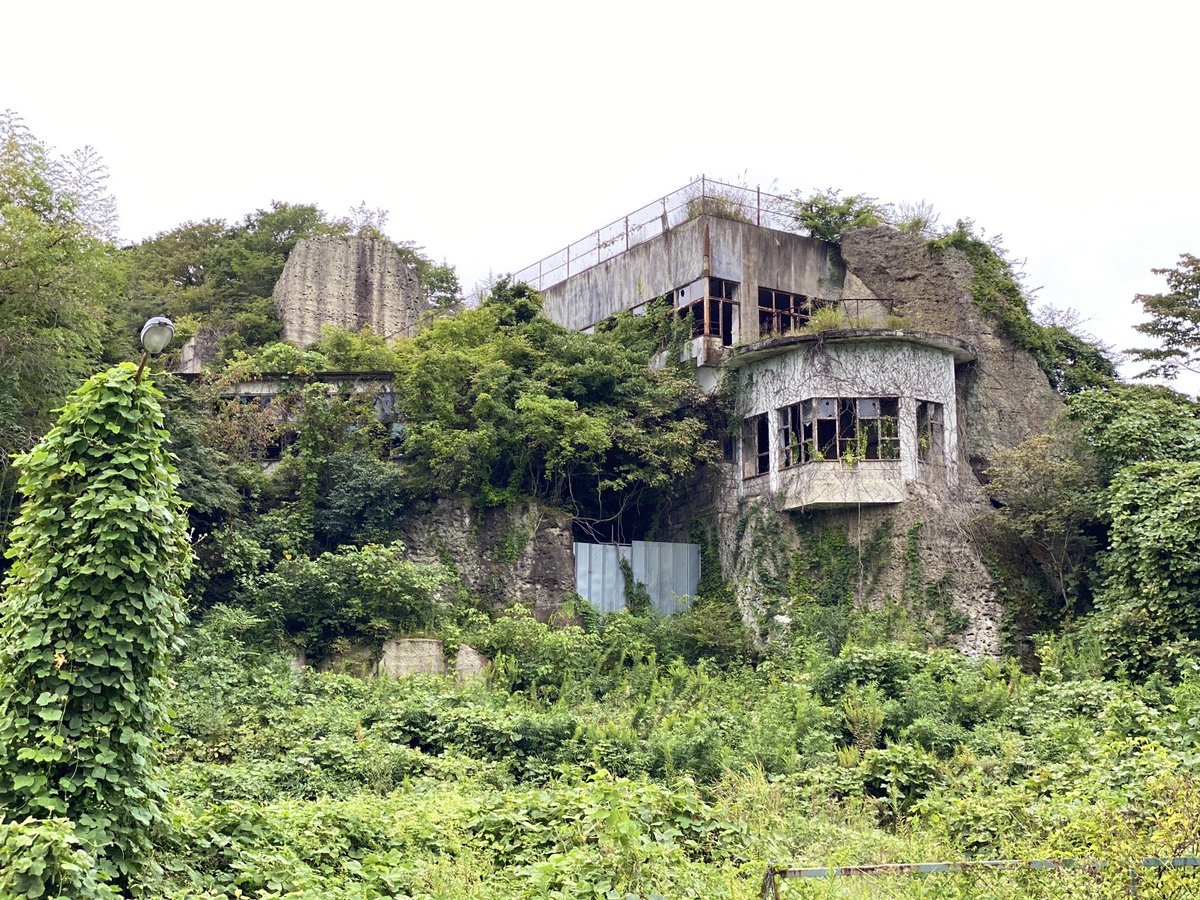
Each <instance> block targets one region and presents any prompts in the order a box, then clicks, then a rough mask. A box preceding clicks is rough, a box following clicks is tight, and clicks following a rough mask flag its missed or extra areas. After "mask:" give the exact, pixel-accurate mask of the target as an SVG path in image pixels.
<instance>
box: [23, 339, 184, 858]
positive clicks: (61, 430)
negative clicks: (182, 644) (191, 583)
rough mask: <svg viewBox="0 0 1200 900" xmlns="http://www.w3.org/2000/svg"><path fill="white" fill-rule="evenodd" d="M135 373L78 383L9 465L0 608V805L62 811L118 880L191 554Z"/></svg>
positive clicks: (142, 817) (147, 767)
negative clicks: (13, 487) (13, 506)
mask: <svg viewBox="0 0 1200 900" xmlns="http://www.w3.org/2000/svg"><path fill="white" fill-rule="evenodd" d="M134 372H135V369H134V366H133V365H132V364H130V363H123V364H121V365H119V366H116V367H115V368H112V369H110V370H108V371H107V372H103V373H101V374H98V375H95V376H93V377H92V378H90V379H89V380H88V381H87V382H85V383H84V384H83V385H82V386H81V387H80V388H79V389H78V390H76V391H75V392H74V393H73V394H71V396H70V397H69V398H68V400H67V403H66V406H65V407H64V408H63V409H62V412H61V413H60V415H59V419H58V423H57V425H55V427H54V428H52V429H51V430H50V432H49V433H48V434H47V435H46V437H45V438H44V439H43V440H42V441H41V442H40V443H39V444H38V446H37V447H35V448H34V449H33V451H32V452H31V453H29V454H28V456H26V457H25V458H24V459H23V460H22V462H21V490H22V492H23V494H24V495H25V501H24V504H23V505H22V507H21V514H20V516H19V518H18V519H17V521H16V523H15V525H14V527H13V532H12V546H11V547H10V548H9V550H8V556H9V557H10V559H12V561H13V563H12V568H11V571H10V572H9V576H8V579H7V583H6V585H5V594H4V603H5V614H4V616H3V617H2V618H0V809H2V810H3V813H4V817H5V818H6V819H9V820H12V819H21V818H23V817H25V816H34V817H39V818H40V817H50V816H65V817H67V818H69V819H71V820H72V821H73V822H74V823H75V827H76V831H77V833H78V834H79V836H80V837H81V839H82V840H83V841H84V843H85V844H86V845H87V846H88V847H89V848H91V849H93V850H94V851H95V852H96V853H97V854H98V855H102V856H103V857H104V858H105V860H106V862H105V865H106V866H107V867H108V868H109V869H110V870H113V871H114V872H115V873H116V874H117V875H118V876H119V877H120V878H122V879H128V878H129V877H131V876H133V875H134V874H135V873H136V872H137V871H138V870H139V868H140V867H141V866H142V864H143V863H144V861H145V858H146V854H147V852H148V850H149V847H150V830H151V828H152V827H153V825H154V824H155V822H156V821H157V820H158V818H159V815H160V805H159V804H160V802H161V799H162V787H161V785H160V784H159V782H158V781H157V780H156V778H155V772H154V769H155V758H156V757H155V747H154V737H155V732H156V731H157V730H158V728H159V726H160V725H161V723H162V721H163V718H164V710H163V702H162V701H163V693H164V690H165V688H166V681H167V659H168V655H169V653H170V650H171V647H172V644H173V642H174V641H175V640H176V635H177V634H178V631H179V629H180V627H181V626H182V624H183V622H184V616H183V613H182V611H181V597H180V585H181V584H182V582H183V581H184V579H185V578H186V576H187V573H188V569H189V567H190V560H191V550H190V547H189V546H188V542H187V538H186V536H185V532H186V527H187V520H186V516H185V515H184V510H183V506H182V503H181V502H180V500H179V497H178V494H177V492H176V486H177V483H178V481H177V478H176V475H175V470H174V468H173V467H172V465H171V461H170V457H169V456H168V453H167V451H166V449H165V446H164V444H165V442H166V440H167V432H166V431H165V430H164V429H163V414H162V410H161V408H160V406H159V399H160V398H161V394H160V393H159V392H158V390H157V389H155V388H154V386H153V385H152V384H151V383H150V381H149V380H148V379H146V380H143V381H142V382H140V383H138V382H136V381H135V377H134Z"/></svg>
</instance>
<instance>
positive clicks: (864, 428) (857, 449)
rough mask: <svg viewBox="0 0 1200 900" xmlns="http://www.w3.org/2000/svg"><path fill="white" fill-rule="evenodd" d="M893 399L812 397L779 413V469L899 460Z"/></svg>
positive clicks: (895, 402) (897, 406)
mask: <svg viewBox="0 0 1200 900" xmlns="http://www.w3.org/2000/svg"><path fill="white" fill-rule="evenodd" d="M899 408H900V401H899V400H898V399H897V398H895V397H860V398H846V397H816V398H813V399H812V400H802V401H801V402H799V403H793V404H792V405H791V406H785V407H783V408H782V409H780V410H779V451H780V466H781V468H788V467H789V466H798V465H801V464H803V463H808V462H824V461H826V460H843V461H846V462H858V461H860V460H864V459H899V458H900V436H899V433H898V431H897V428H896V419H897V417H898V414H899Z"/></svg>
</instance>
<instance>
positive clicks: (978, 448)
mask: <svg viewBox="0 0 1200 900" xmlns="http://www.w3.org/2000/svg"><path fill="white" fill-rule="evenodd" d="M842 256H843V257H844V258H845V260H846V264H847V265H848V266H849V267H850V269H851V270H852V271H853V272H854V274H855V276H856V277H858V278H860V279H861V280H862V281H863V282H864V283H865V284H866V285H867V286H868V287H869V288H870V289H871V290H872V291H874V292H875V293H876V294H877V295H878V296H881V297H892V298H894V299H895V301H896V306H895V312H896V314H897V315H900V316H902V317H903V318H904V319H905V322H906V325H907V327H909V328H916V329H927V330H930V331H938V332H941V333H943V334H949V335H952V336H954V337H959V338H962V339H963V340H966V341H969V342H970V343H971V345H972V346H974V347H975V350H976V355H977V358H976V361H975V362H974V363H970V364H968V365H967V366H966V367H965V370H964V371H963V372H962V375H963V378H962V389H963V394H964V399H965V401H966V402H965V403H964V404H962V405H961V408H960V409H959V416H960V419H961V420H963V421H962V424H963V425H964V426H965V427H964V428H962V429H961V431H962V438H963V441H964V452H965V453H966V454H967V456H968V458H969V459H970V460H971V464H972V467H973V468H975V469H976V470H979V469H981V468H982V467H984V466H986V463H987V460H988V459H990V458H991V457H992V456H994V455H995V454H996V452H997V451H1000V450H1005V449H1009V448H1011V447H1015V446H1016V445H1017V444H1019V443H1020V442H1021V441H1023V440H1024V439H1025V438H1027V437H1029V436H1031V435H1033V434H1038V433H1040V432H1042V431H1044V430H1045V428H1046V426H1047V424H1048V423H1049V422H1050V420H1051V419H1052V418H1054V416H1055V415H1057V414H1058V412H1059V411H1060V410H1061V409H1062V401H1061V399H1060V398H1059V397H1058V395H1057V394H1055V392H1054V390H1053V389H1052V388H1051V387H1050V383H1049V382H1048V381H1047V379H1046V375H1045V373H1044V372H1042V370H1041V368H1040V367H1039V366H1038V364H1037V363H1036V362H1035V361H1034V359H1033V357H1032V356H1030V355H1029V354H1028V353H1027V352H1025V351H1024V350H1022V349H1021V348H1020V347H1018V346H1016V345H1015V344H1014V343H1013V342H1012V341H1011V340H1009V339H1008V338H1007V337H1005V336H1004V335H1003V334H1002V333H1001V332H1000V330H999V326H998V325H997V324H996V322H995V321H993V320H992V319H990V318H989V317H988V316H986V315H985V314H984V313H983V311H982V310H980V309H979V307H978V306H976V305H975V302H974V301H973V300H972V299H971V280H972V276H973V272H972V269H971V264H970V262H968V260H967V258H966V257H965V256H963V255H962V254H961V253H960V252H958V251H957V250H945V251H942V252H941V253H938V254H934V253H932V252H931V251H930V250H929V249H928V247H927V246H926V244H925V241H924V240H922V239H921V238H920V237H918V236H916V235H912V234H906V233H903V232H898V231H894V230H892V229H889V228H866V229H860V230H856V231H851V232H849V233H848V234H846V235H845V237H844V238H843V239H842Z"/></svg>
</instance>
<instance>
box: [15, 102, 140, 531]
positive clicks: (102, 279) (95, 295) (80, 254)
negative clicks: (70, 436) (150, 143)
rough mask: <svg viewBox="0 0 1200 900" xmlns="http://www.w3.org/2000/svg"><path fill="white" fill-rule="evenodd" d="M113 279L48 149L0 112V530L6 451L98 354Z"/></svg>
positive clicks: (37, 429) (113, 256)
mask: <svg viewBox="0 0 1200 900" xmlns="http://www.w3.org/2000/svg"><path fill="white" fill-rule="evenodd" d="M76 180H77V181H78V183H79V185H80V186H82V185H84V183H85V181H84V179H83V178H82V176H81V177H80V178H79V179H76ZM121 282H122V274H121V265H120V260H119V258H118V254H117V252H116V251H115V249H114V248H113V247H112V246H111V245H110V244H107V243H104V242H103V241H101V240H99V239H98V238H97V237H96V236H95V234H94V228H93V225H92V224H91V223H89V222H88V221H87V220H86V219H85V218H83V217H82V215H81V213H80V210H79V198H78V197H76V196H75V195H74V194H72V193H71V192H70V190H69V189H68V187H67V185H65V184H64V178H63V170H62V169H61V167H60V165H59V163H58V161H57V160H56V159H55V158H54V156H53V154H52V152H51V150H50V149H49V148H48V147H47V146H46V145H45V144H43V143H42V142H41V141H39V140H38V139H37V138H35V137H34V136H33V135H32V134H30V133H29V131H28V130H27V129H25V128H24V126H23V125H22V124H21V122H20V119H19V118H17V117H16V116H15V115H13V114H12V113H2V114H0V535H3V533H4V532H5V531H6V530H7V526H8V522H9V519H10V517H11V511H12V504H13V497H14V494H13V489H14V486H15V476H14V473H13V471H12V469H11V467H10V463H11V461H12V458H13V456H14V455H16V454H19V453H23V452H25V451H27V450H29V448H30V447H32V446H33V444H34V443H35V442H36V441H37V439H38V438H39V437H40V435H41V434H42V433H43V432H44V431H45V429H46V428H47V427H48V426H49V424H50V422H51V420H52V419H51V410H53V409H55V408H56V407H57V406H58V405H59V404H60V403H61V402H62V400H63V398H64V397H65V396H66V394H67V392H68V391H69V390H70V389H71V387H72V386H73V385H76V384H78V383H79V382H80V381H81V380H82V379H83V378H84V377H85V376H86V375H87V373H88V372H90V371H93V370H94V369H95V367H96V365H97V364H98V363H99V362H100V361H101V360H102V359H103V358H104V357H105V356H106V349H107V346H108V340H109V330H108V319H109V310H110V309H111V307H112V306H113V305H114V304H115V303H116V301H117V298H119V296H120V289H121Z"/></svg>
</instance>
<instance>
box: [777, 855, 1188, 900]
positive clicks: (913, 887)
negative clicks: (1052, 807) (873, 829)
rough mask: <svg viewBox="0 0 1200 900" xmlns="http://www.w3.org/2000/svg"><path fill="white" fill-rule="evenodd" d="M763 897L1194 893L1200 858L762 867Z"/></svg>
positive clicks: (1054, 897) (975, 898) (1013, 898)
mask: <svg viewBox="0 0 1200 900" xmlns="http://www.w3.org/2000/svg"><path fill="white" fill-rule="evenodd" d="M761 897H762V900H784V898H788V897H837V898H856V900H857V898H863V900H865V898H876V897H883V898H888V897H895V898H900V897H904V898H908V897H920V898H955V900H957V898H962V900H968V898H970V900H1001V898H1003V900H1017V898H1027V897H1028V898H1046V900H1058V898H1068V897H1069V898H1076V897H1079V898H1082V897H1089V898H1092V897H1094V898H1110V897H1111V898H1118V897H1138V898H1163V900H1175V898H1185V897H1197V898H1200V857H1191V856H1183V857H1175V858H1172V859H1158V858H1148V859H1142V860H1138V861H1136V862H1134V863H1132V864H1130V863H1124V864H1122V863H1116V862H1106V861H1103V860H1077V859H1033V860H987V861H971V862H932V863H897V864H889V865H875V866H841V867H835V868H784V867H781V866H777V865H770V866H768V867H767V872H766V874H765V875H764V877H763V884H762V894H761Z"/></svg>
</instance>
